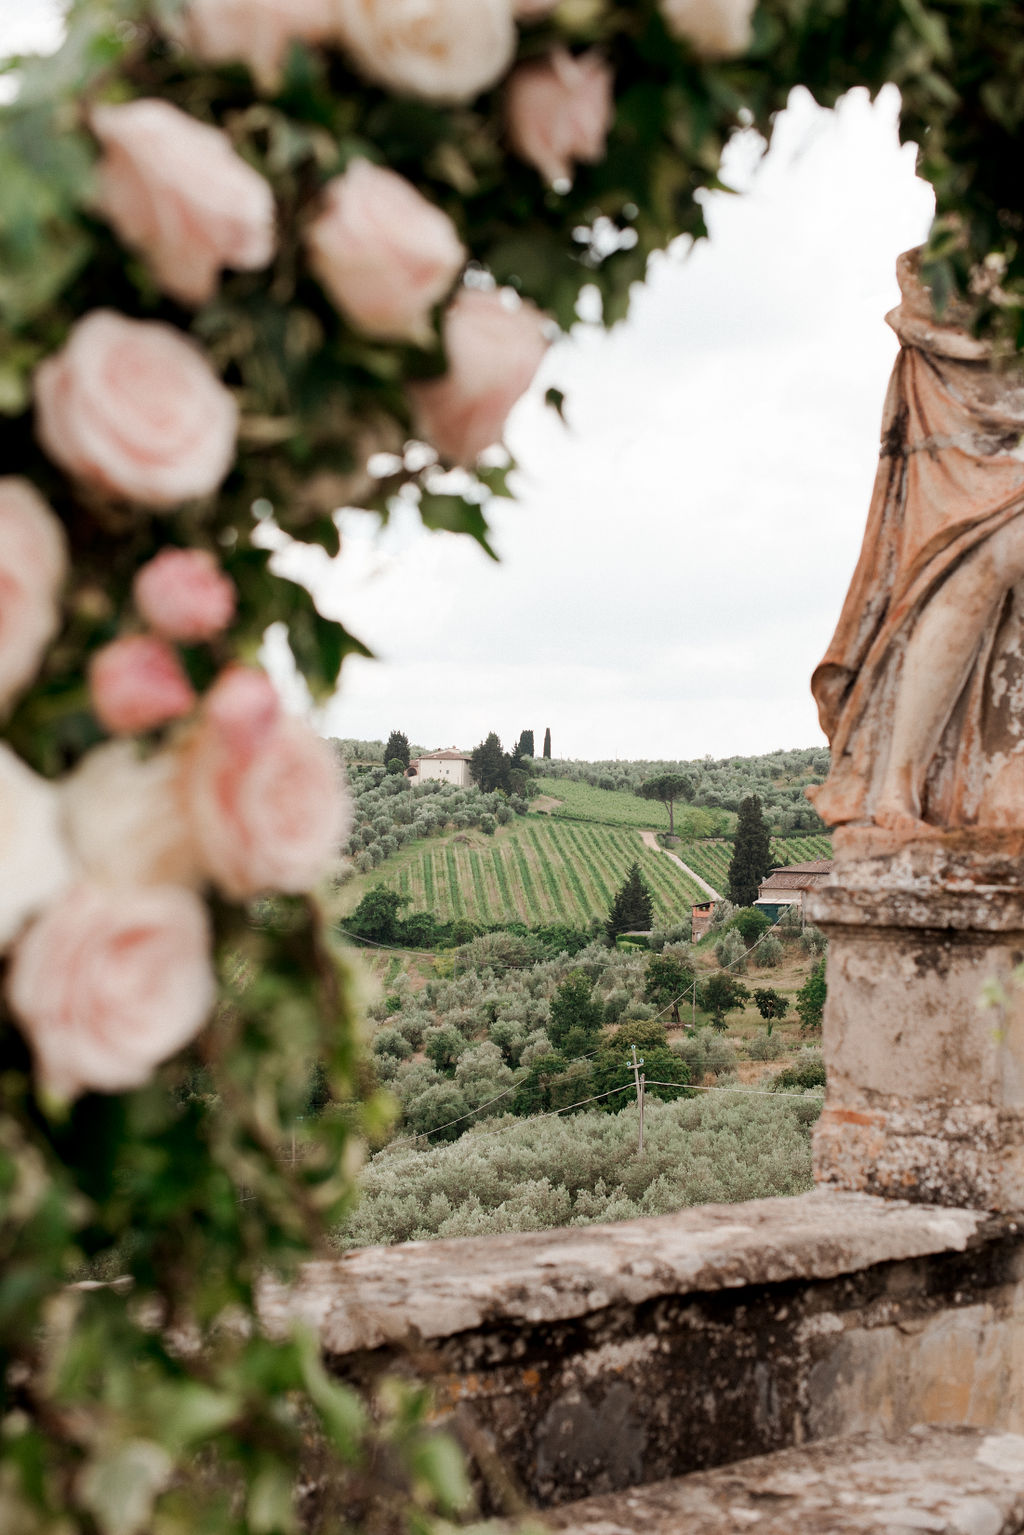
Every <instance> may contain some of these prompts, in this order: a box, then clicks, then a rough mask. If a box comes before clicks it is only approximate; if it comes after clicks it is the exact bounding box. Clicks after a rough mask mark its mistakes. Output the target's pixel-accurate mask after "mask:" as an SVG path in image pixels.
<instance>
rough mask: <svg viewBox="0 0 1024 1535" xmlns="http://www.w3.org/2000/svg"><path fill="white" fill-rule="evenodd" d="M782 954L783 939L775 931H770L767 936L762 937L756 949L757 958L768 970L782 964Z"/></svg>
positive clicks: (755, 955) (755, 956)
mask: <svg viewBox="0 0 1024 1535" xmlns="http://www.w3.org/2000/svg"><path fill="white" fill-rule="evenodd" d="M782 955H783V948H782V941H781V939H779V938H777V937H776V936H775V934H774V933H769V934H768V937H767V938H762V940H761V942H760V943H759V944H758V946H757V948H756V950H755V951H754V958H755V960H756V961H757V963H758V964H759V965H763V966H764V967H765V969H766V970H774V969H775V968H776V966H777V965H781V964H782Z"/></svg>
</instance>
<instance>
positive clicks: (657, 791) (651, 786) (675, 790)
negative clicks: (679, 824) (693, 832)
mask: <svg viewBox="0 0 1024 1535" xmlns="http://www.w3.org/2000/svg"><path fill="white" fill-rule="evenodd" d="M696 787H697V780H696V778H694V776H693V774H692V773H659V774H658V776H657V777H656V778H648V780H647V782H646V783H642V784H641V785H640V787H639V789H637V791H636V792H637V794H639V796H640V798H641V799H656V800H660V801H661V803H662V804H663V805H664V806H665V808H666V810H667V811H668V830H669V835H670V836H672V837H674V836H675V834H676V820H675V809H676V800H677V799H681V800H683V801H684V802H686V803H689V801H690V800H692V799H693V793H694V790H695V789H696Z"/></svg>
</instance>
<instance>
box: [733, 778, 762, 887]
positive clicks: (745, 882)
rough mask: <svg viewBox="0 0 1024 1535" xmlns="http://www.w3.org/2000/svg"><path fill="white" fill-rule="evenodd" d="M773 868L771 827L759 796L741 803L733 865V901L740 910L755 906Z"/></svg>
mask: <svg viewBox="0 0 1024 1535" xmlns="http://www.w3.org/2000/svg"><path fill="white" fill-rule="evenodd" d="M771 866H772V855H771V837H770V834H769V831H768V823H767V821H766V820H765V818H764V815H763V813H762V811H761V801H760V799H759V798H758V797H757V795H756V794H751V795H749V796H748V797H747V798H746V799H745V800H742V801H741V802H740V812H739V820H738V821H737V823H736V842H735V844H734V847H733V854H732V862H731V863H730V865H729V899H730V901H732V902H733V903H734V904H735V905H736V906H753V904H754V902H755V901H756V900H757V887H758V885H759V884H760V883H761V881H762V880H763V879H764V877H765V875H766V874H767V873H768V870H769V869H770V868H771Z"/></svg>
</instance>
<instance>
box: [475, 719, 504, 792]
mask: <svg viewBox="0 0 1024 1535" xmlns="http://www.w3.org/2000/svg"><path fill="white" fill-rule="evenodd" d="M511 766H512V764H511V760H510V758H509V755H508V753H507V752H505V751H502V749H501V741H500V740H499V739H498V737H497V736H496V735H495V733H494V731H493V730H492V731H491V733H490V735H489V736H488V737H487V739H486V740H485V741H481V742H480V744H479V746H474V748H473V750H472V751H471V752H470V755H469V771H470V772H471V773H472V775H473V782H474V783H475V784H476V786H477V788H478V789H482V790H483V792H484V793H485V794H490V793H492V791H493V790H495V789H504V791H505V793H506V794H508V793H509V791H510V787H511V785H510V780H509V771H510V769H511Z"/></svg>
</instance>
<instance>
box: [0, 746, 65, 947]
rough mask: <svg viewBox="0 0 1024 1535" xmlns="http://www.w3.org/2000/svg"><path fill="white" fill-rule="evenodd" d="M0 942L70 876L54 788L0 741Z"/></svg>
mask: <svg viewBox="0 0 1024 1535" xmlns="http://www.w3.org/2000/svg"><path fill="white" fill-rule="evenodd" d="M0 868H2V869H3V879H2V880H0V945H3V946H5V947H6V945H7V944H8V943H10V941H11V939H12V938H13V937H14V935H15V934H16V933H17V931H18V929H19V928H20V927H21V926H22V924H23V923H24V922H26V921H27V920H28V918H29V917H31V916H33V915H34V914H35V913H36V912H37V911H40V910H41V909H42V908H43V907H44V906H45V905H46V904H47V903H48V902H49V901H52V900H53V898H54V896H55V895H57V894H58V892H59V891H60V890H62V889H63V888H64V886H65V885H66V884H68V882H69V881H70V880H71V878H72V876H73V872H74V871H73V868H72V863H71V857H70V854H69V852H68V849H67V847H66V846H65V843H64V839H63V836H62V835H61V824H60V799H59V795H58V792H57V789H56V787H55V786H54V785H53V784H51V783H47V781H46V779H45V778H40V777H39V776H38V775H37V774H35V773H33V772H32V770H31V768H29V767H26V765H25V763H24V762H22V760H21V758H20V757H16V756H15V755H14V753H13V752H12V751H11V750H10V748H9V747H7V746H0Z"/></svg>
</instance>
